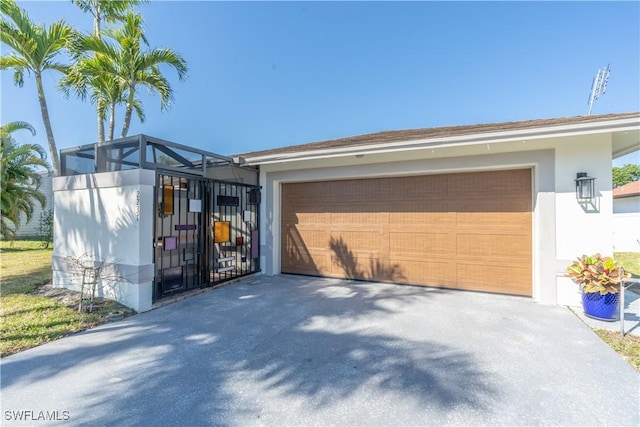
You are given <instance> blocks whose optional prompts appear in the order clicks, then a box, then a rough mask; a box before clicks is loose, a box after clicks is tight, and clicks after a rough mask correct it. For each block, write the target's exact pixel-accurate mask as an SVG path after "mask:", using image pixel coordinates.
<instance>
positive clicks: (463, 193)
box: [448, 169, 531, 200]
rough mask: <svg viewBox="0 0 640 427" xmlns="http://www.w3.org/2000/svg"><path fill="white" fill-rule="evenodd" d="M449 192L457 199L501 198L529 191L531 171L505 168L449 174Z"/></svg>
mask: <svg viewBox="0 0 640 427" xmlns="http://www.w3.org/2000/svg"><path fill="white" fill-rule="evenodd" d="M448 177H449V194H450V195H454V197H456V198H458V199H462V200H464V199H471V198H482V199H496V200H498V199H502V198H508V199H511V198H512V197H518V196H521V195H522V194H526V193H529V194H530V193H531V171H530V170H528V169H523V170H505V171H491V172H469V173H460V174H451V175H448Z"/></svg>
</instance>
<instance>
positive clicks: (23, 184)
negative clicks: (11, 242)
mask: <svg viewBox="0 0 640 427" xmlns="http://www.w3.org/2000/svg"><path fill="white" fill-rule="evenodd" d="M18 130H28V131H30V132H31V134H32V135H35V134H36V131H35V129H34V128H33V126H31V125H30V124H29V123H27V122H10V123H7V124H6V125H4V126H0V145H1V146H2V158H1V162H0V165H1V167H0V178H1V179H0V189H1V190H2V196H1V203H2V204H1V208H2V215H1V216H0V217H1V218H0V228H1V229H0V234H1V235H2V238H9V239H13V238H14V237H15V233H16V232H17V231H18V229H19V228H20V223H21V218H20V215H21V213H22V214H24V216H25V217H26V219H27V222H29V221H31V218H32V217H33V211H34V209H35V204H36V202H38V203H40V205H41V206H42V207H43V208H44V206H45V202H46V199H45V196H44V194H42V193H41V192H40V191H38V186H39V185H40V174H39V173H38V171H37V170H36V168H38V167H42V168H45V169H49V165H48V164H47V162H46V160H45V158H46V154H45V152H44V150H43V149H42V147H41V146H39V145H37V144H23V145H20V144H18V143H17V142H16V140H15V139H14V137H13V132H15V131H18Z"/></svg>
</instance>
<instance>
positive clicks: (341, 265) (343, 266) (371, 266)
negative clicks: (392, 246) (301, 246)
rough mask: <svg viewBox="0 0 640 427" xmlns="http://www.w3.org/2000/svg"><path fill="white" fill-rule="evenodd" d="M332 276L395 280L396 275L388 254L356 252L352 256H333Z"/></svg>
mask: <svg viewBox="0 0 640 427" xmlns="http://www.w3.org/2000/svg"><path fill="white" fill-rule="evenodd" d="M331 273H332V277H344V278H348V279H355V280H375V281H393V280H392V277H395V276H394V275H393V274H391V273H392V268H391V266H390V263H389V259H388V256H386V254H385V256H381V254H380V253H379V252H375V251H372V252H365V251H361V252H355V253H352V256H347V257H344V256H339V255H338V254H334V255H332V256H331Z"/></svg>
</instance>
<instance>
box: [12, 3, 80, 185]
mask: <svg viewBox="0 0 640 427" xmlns="http://www.w3.org/2000/svg"><path fill="white" fill-rule="evenodd" d="M0 12H2V14H3V15H4V16H6V17H7V18H9V20H5V19H4V17H3V18H2V19H1V20H0V41H2V43H4V44H6V45H7V46H9V47H10V48H11V49H12V50H13V51H12V52H10V53H9V55H6V56H2V57H0V70H6V69H13V80H14V83H15V84H16V85H17V86H20V87H22V85H23V84H24V73H25V72H27V73H28V74H30V73H33V75H34V77H35V79H36V89H37V92H38V101H39V102H40V112H41V113H42V121H43V122H44V128H45V131H46V134H47V141H48V143H49V151H50V153H51V161H52V162H53V171H54V174H55V175H60V161H59V159H58V148H57V147H56V142H55V139H54V137H53V130H52V129H51V121H50V119H49V110H48V108H47V100H46V98H45V95H44V88H43V85H42V73H43V72H44V71H45V70H56V71H61V72H65V71H66V69H67V67H66V66H65V65H64V64H61V63H59V62H56V61H55V58H56V56H57V55H58V54H59V53H60V52H61V51H62V50H63V49H64V48H65V47H66V46H67V43H68V42H69V41H70V40H71V38H72V36H73V30H72V29H71V27H69V26H68V25H67V24H66V23H65V22H64V21H57V22H55V23H53V24H52V25H50V26H46V27H40V26H38V25H35V24H34V23H33V22H32V21H31V20H30V19H29V16H28V15H27V13H26V12H25V11H24V10H22V9H20V8H19V7H18V6H17V5H16V3H15V2H14V1H13V0H0Z"/></svg>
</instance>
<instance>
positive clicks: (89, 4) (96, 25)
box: [71, 0, 146, 38]
mask: <svg viewBox="0 0 640 427" xmlns="http://www.w3.org/2000/svg"><path fill="white" fill-rule="evenodd" d="M71 1H72V2H73V3H74V4H75V5H76V6H78V7H79V8H80V10H82V11H83V12H85V13H90V14H91V16H93V35H94V36H95V37H98V38H99V37H101V34H102V22H103V21H106V22H116V21H119V20H122V18H123V17H124V14H125V13H127V12H128V11H130V10H131V9H132V8H133V7H135V6H137V5H138V4H141V3H146V0H118V1H114V0H71Z"/></svg>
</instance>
